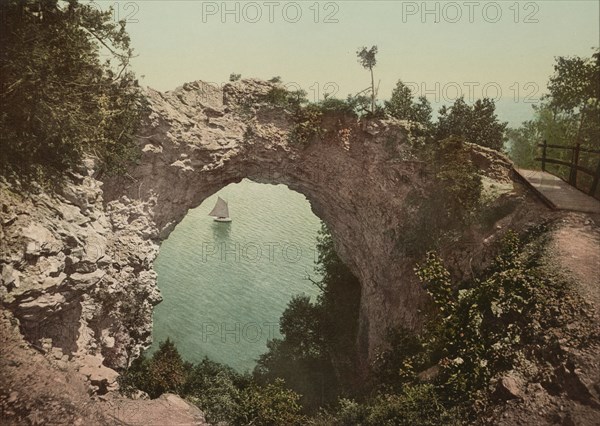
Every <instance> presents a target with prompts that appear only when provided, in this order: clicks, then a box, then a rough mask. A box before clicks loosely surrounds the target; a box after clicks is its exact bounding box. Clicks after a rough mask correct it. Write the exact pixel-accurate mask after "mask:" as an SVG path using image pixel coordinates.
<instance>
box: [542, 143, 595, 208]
mask: <svg viewBox="0 0 600 426" xmlns="http://www.w3.org/2000/svg"><path fill="white" fill-rule="evenodd" d="M538 146H539V147H541V148H542V156H541V157H540V158H536V159H535V160H536V161H541V162H542V170H543V171H546V164H558V165H559V166H566V167H570V171H569V181H568V182H569V184H571V185H573V186H574V187H577V173H578V172H582V173H585V174H587V175H590V176H592V178H593V180H592V185H591V187H590V189H589V191H588V194H589V195H591V196H592V197H593V196H594V194H595V193H596V189H597V188H598V181H599V180H600V158H599V159H598V165H597V166H596V170H590V169H589V168H587V167H584V166H582V165H580V164H579V155H580V153H582V152H586V153H590V154H600V150H598V149H591V148H585V147H582V146H581V144H576V145H573V146H565V145H551V144H549V143H547V142H546V141H544V142H543V143H541V144H538ZM548 148H556V149H564V150H571V151H572V154H571V161H570V162H567V161H564V160H557V159H554V158H548V155H547V149H548Z"/></svg>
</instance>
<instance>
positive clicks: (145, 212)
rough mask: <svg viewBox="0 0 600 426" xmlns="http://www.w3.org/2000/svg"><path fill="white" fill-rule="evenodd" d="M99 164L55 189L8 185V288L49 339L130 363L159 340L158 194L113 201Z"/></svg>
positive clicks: (28, 324) (3, 218) (4, 231)
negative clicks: (107, 198) (155, 321)
mask: <svg viewBox="0 0 600 426" xmlns="http://www.w3.org/2000/svg"><path fill="white" fill-rule="evenodd" d="M93 173H94V164H93V162H92V161H87V162H86V163H85V164H84V165H82V168H81V170H79V171H78V172H74V173H71V174H70V176H69V177H68V178H67V179H66V180H65V182H64V185H62V187H61V189H60V190H59V193H56V194H52V195H48V194H47V193H46V192H44V191H42V190H41V189H40V190H39V191H37V192H36V193H28V194H27V195H23V194H20V193H18V192H16V191H14V188H10V187H8V186H7V185H5V184H3V185H2V186H0V191H1V192H0V193H1V198H0V204H1V205H0V223H1V224H2V227H1V228H0V237H1V240H2V243H1V249H0V252H1V255H0V264H1V267H2V285H1V286H0V297H1V298H2V305H3V307H4V308H8V309H9V310H11V311H12V312H13V313H14V315H15V316H16V317H17V318H18V319H19V320H20V323H21V331H22V333H23V334H24V335H25V337H26V338H27V339H28V340H29V341H30V342H32V344H34V345H35V346H38V347H39V348H40V349H43V350H45V351H48V350H54V351H55V352H56V351H58V352H57V353H59V358H60V357H61V356H65V359H66V358H70V357H81V358H83V357H85V355H87V354H99V355H101V356H102V357H104V358H105V363H106V364H107V365H109V366H113V367H120V366H124V365H126V363H127V361H128V359H129V357H131V356H132V355H133V356H136V355H137V354H139V351H140V348H141V347H143V346H145V345H148V344H149V343H150V342H151V340H150V339H151V331H152V306H153V305H156V304H157V303H158V302H159V301H160V300H161V298H160V294H159V292H158V289H157V288H156V274H155V273H154V271H153V270H152V262H153V260H154V258H155V257H156V255H157V253H158V246H157V245H156V244H155V243H154V242H152V237H156V228H155V227H154V225H153V223H152V220H151V214H150V208H149V206H148V204H145V203H140V202H132V201H130V200H127V199H123V200H120V201H113V202H111V203H108V204H107V205H104V203H103V198H102V189H101V187H102V182H100V181H98V180H96V179H95V178H94V177H93Z"/></svg>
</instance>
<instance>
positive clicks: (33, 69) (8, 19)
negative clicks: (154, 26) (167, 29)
mask: <svg viewBox="0 0 600 426" xmlns="http://www.w3.org/2000/svg"><path fill="white" fill-rule="evenodd" d="M0 16H2V19H3V21H2V26H1V27H0V28H1V29H0V36H1V39H2V45H3V47H2V50H1V53H0V55H1V56H0V58H1V61H0V62H1V72H0V101H1V103H2V112H1V114H0V135H1V136H0V146H1V150H2V156H0V173H1V174H3V175H4V176H7V177H11V178H17V179H23V178H24V179H25V180H27V179H41V180H43V181H46V182H51V181H52V180H53V177H57V176H60V175H62V174H63V173H64V172H65V171H66V170H67V169H69V168H72V167H74V166H76V165H78V164H79V163H80V161H81V159H82V157H83V155H84V154H93V155H95V156H96V157H98V158H99V159H100V160H101V161H102V163H103V166H104V170H106V171H109V172H118V171H122V170H123V169H124V167H125V166H126V165H127V164H128V163H129V162H130V161H133V160H135V159H136V158H137V157H138V155H139V151H138V148H137V145H136V144H135V141H134V137H135V133H136V131H137V128H138V125H139V122H140V117H141V115H142V113H143V110H144V100H143V98H142V95H141V93H140V90H139V87H138V85H137V81H136V80H135V78H134V75H133V73H132V72H131V71H130V70H129V61H130V59H131V57H132V50H131V48H130V46H129V41H130V40H129V36H128V35H127V33H126V32H125V24H124V22H121V23H119V24H116V23H114V22H113V21H112V13H111V12H110V11H107V12H100V11H98V10H97V9H95V8H92V7H90V6H88V5H82V4H79V3H78V2H77V1H69V2H59V1H58V0H48V1H43V2H39V1H33V0H25V1H17V0H8V1H3V2H0ZM101 46H107V47H108V50H109V51H110V52H111V55H109V60H108V61H106V62H102V61H101V57H100V47H101ZM111 61H112V63H111ZM115 62H116V63H115ZM9 105H10V108H9V107H8V106H9ZM42 183H43V182H42Z"/></svg>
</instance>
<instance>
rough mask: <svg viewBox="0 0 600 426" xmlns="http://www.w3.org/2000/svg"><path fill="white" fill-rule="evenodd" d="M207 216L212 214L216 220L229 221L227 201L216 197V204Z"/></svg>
mask: <svg viewBox="0 0 600 426" xmlns="http://www.w3.org/2000/svg"><path fill="white" fill-rule="evenodd" d="M208 215H209V216H213V217H214V219H215V221H216V222H231V218H230V217H229V207H228V206H227V201H225V200H224V199H222V198H221V197H218V198H217V204H215V207H214V208H213V209H212V210H211V212H210V213H209V214H208Z"/></svg>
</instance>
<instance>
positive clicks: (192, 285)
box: [150, 180, 320, 371]
mask: <svg viewBox="0 0 600 426" xmlns="http://www.w3.org/2000/svg"><path fill="white" fill-rule="evenodd" d="M217 195H219V196H221V198H224V199H225V200H227V201H228V203H229V211H230V215H231V217H232V218H233V221H232V222H231V223H218V222H215V221H213V219H212V218H211V217H209V216H208V213H209V212H210V210H211V209H212V208H213V206H214V205H215V202H216V199H217ZM319 229H320V220H319V219H318V218H317V217H316V216H315V215H314V214H313V213H312V211H311V209H310V205H309V203H308V201H307V200H306V198H305V197H304V196H303V195H301V194H299V193H297V192H294V191H291V190H289V189H288V188H287V187H286V186H284V185H264V184H257V183H254V182H251V181H249V180H244V181H242V182H241V183H239V184H232V185H229V186H227V187H225V188H223V189H222V190H221V191H219V192H218V193H217V194H215V195H213V196H211V197H210V198H208V199H207V200H205V201H204V203H202V205H201V206H199V207H198V208H196V209H194V210H190V211H189V212H188V214H187V215H186V217H185V218H184V219H183V220H182V221H181V223H180V224H179V225H177V227H176V228H175V230H174V231H173V232H172V233H171V235H170V236H169V238H168V239H167V240H166V241H164V242H163V243H162V245H161V249H160V254H159V256H158V258H157V259H156V263H155V270H156V271H157V273H158V286H159V288H160V290H161V292H162V295H163V298H164V300H163V302H162V303H160V304H159V305H158V306H157V307H156V308H155V311H154V332H153V338H154V344H153V346H152V348H151V349H150V351H151V352H152V351H154V350H156V349H157V348H158V343H159V342H160V341H162V340H165V339H166V338H167V337H170V338H171V339H172V340H174V341H175V342H176V344H177V347H178V349H179V351H180V353H181V354H182V356H183V357H184V359H186V360H189V361H199V360H201V359H202V358H204V357H205V356H208V357H209V358H211V359H213V360H215V361H218V362H222V363H225V364H228V365H230V366H232V367H234V368H235V369H237V370H239V371H244V370H251V369H252V368H253V367H254V365H255V363H256V362H255V361H256V359H257V358H258V356H259V355H261V354H262V353H264V352H266V342H267V340H268V339H270V338H273V337H280V334H279V317H280V316H281V314H282V312H283V310H284V309H285V307H286V305H287V303H288V301H289V300H290V299H291V297H292V296H293V295H296V294H302V293H304V294H308V295H310V296H312V297H313V298H314V297H316V295H317V294H318V289H317V288H316V287H315V286H314V285H313V284H312V283H311V282H310V281H309V280H308V279H307V278H306V277H307V275H310V276H311V278H313V279H316V278H319V276H318V275H317V274H316V272H315V271H314V260H315V248H316V238H317V232H318V230H319Z"/></svg>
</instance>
